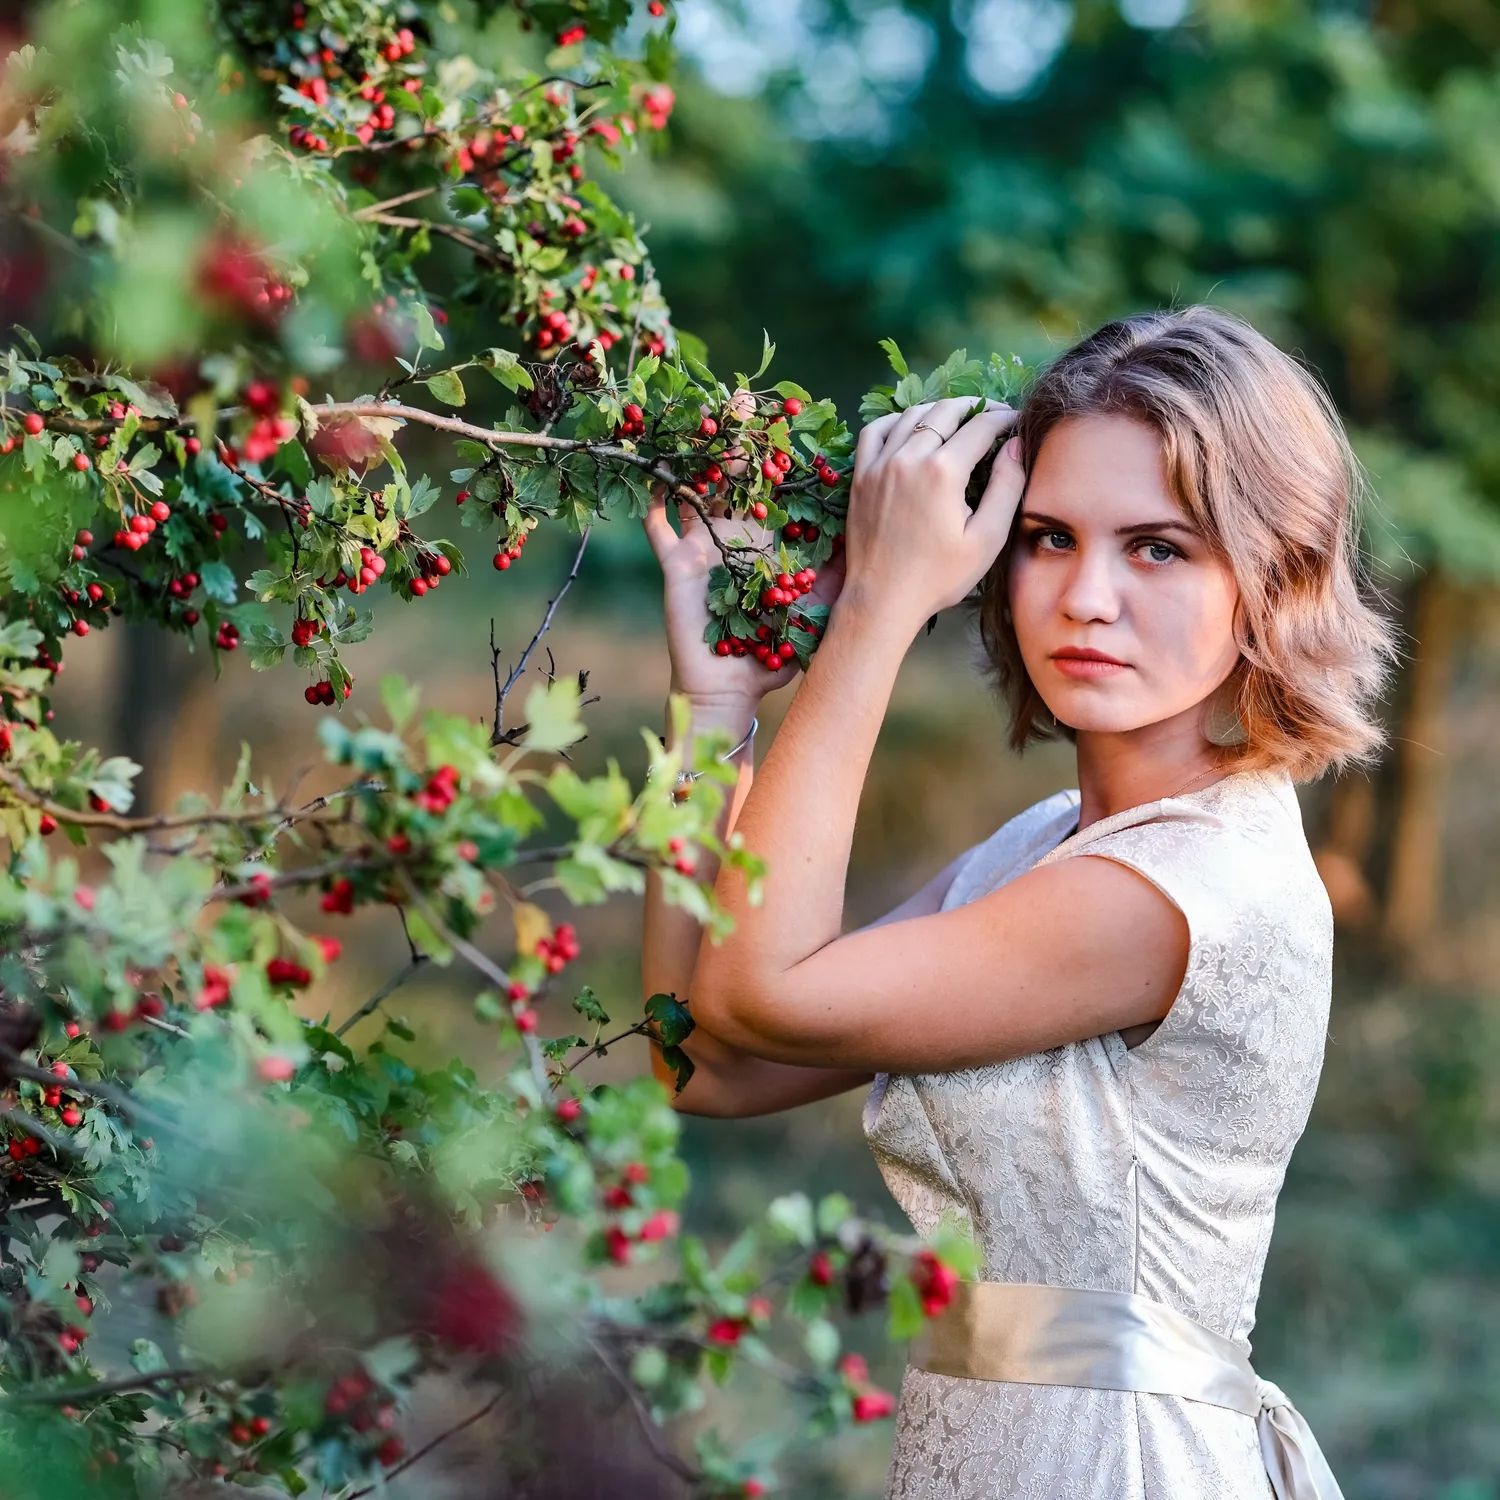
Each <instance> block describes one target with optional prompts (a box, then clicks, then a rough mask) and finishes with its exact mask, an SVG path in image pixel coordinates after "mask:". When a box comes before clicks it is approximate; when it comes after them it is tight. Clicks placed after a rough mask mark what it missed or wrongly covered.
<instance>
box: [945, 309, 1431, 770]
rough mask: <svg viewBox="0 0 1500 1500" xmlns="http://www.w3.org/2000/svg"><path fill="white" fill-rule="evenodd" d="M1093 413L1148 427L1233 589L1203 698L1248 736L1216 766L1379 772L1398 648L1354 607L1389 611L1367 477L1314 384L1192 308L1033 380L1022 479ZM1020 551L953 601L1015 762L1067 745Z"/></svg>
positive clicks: (1131, 330) (1070, 357)
mask: <svg viewBox="0 0 1500 1500" xmlns="http://www.w3.org/2000/svg"><path fill="white" fill-rule="evenodd" d="M1088 415H1123V416H1128V417H1133V418H1136V419H1138V420H1140V421H1142V422H1145V423H1147V424H1149V425H1150V426H1151V427H1152V428H1153V429H1155V431H1156V432H1157V434H1158V435H1159V436H1160V439H1161V444H1162V451H1163V456H1164V458H1165V462H1166V471H1167V475H1168V480H1169V484H1170V486H1171V492H1172V494H1173V496H1174V498H1175V499H1176V500H1177V502H1178V504H1179V505H1181V507H1182V509H1183V510H1184V511H1185V512H1186V513H1187V515H1188V516H1189V517H1191V519H1192V521H1193V522H1194V524H1195V525H1196V526H1197V527H1198V528H1199V529H1200V530H1201V531H1202V533H1203V535H1204V537H1205V539H1206V541H1207V544H1208V546H1209V548H1210V550H1211V551H1212V552H1213V553H1214V555H1215V556H1217V557H1218V558H1219V559H1220V560H1221V561H1223V562H1225V563H1227V565H1228V566H1229V568H1230V570H1231V571H1232V573H1233V576H1234V579H1235V582H1236V584H1237V585H1238V588H1239V600H1238V602H1237V603H1236V605H1235V611H1234V625H1233V629H1234V638H1235V642H1236V644H1237V645H1238V647H1239V650H1240V653H1241V659H1240V661H1239V662H1238V663H1237V664H1236V665H1235V668H1234V670H1233V672H1231V674H1230V676H1229V679H1228V681H1227V682H1226V683H1225V685H1224V686H1223V687H1221V688H1220V689H1219V691H1218V692H1217V693H1216V694H1214V695H1213V697H1214V698H1215V699H1216V700H1219V701H1220V702H1225V701H1227V702H1229V703H1232V704H1233V706H1234V708H1235V710H1236V711H1237V713H1238V718H1239V723H1240V725H1242V726H1243V734H1244V739H1243V740H1242V742H1240V743H1236V744H1234V745H1232V746H1226V747H1225V748H1224V749H1223V750H1222V751H1221V757H1222V761H1223V763H1224V764H1225V766H1226V767H1227V768H1228V769H1229V770H1255V769H1262V768H1273V767H1279V768H1283V769H1285V770H1286V771H1287V772H1288V774H1289V775H1290V776H1291V777H1292V779H1293V780H1294V781H1299V782H1300V781H1310V780H1313V779H1315V778H1316V777H1318V776H1321V775H1322V774H1323V773H1324V772H1325V771H1327V770H1328V769H1330V768H1334V769H1336V770H1339V771H1342V770H1344V769H1346V768H1348V767H1349V766H1352V765H1365V764H1369V763H1372V762H1373V761H1375V760H1376V759H1377V758H1378V756H1379V753H1380V751H1381V749H1382V748H1383V746H1384V744H1385V739H1386V733H1385V730H1384V727H1383V726H1382V725H1381V724H1380V722H1379V721H1378V720H1377V718H1376V717H1375V713H1374V709H1375V706H1376V705H1377V704H1378V702H1379V700H1380V697H1381V695H1382V694H1383V692H1384V690H1385V688H1386V686H1387V684H1388V681H1389V678H1390V675H1391V673H1392V671H1393V669H1394V667H1395V665H1396V663H1397V662H1398V661H1399V660H1400V659H1401V649H1400V646H1399V644H1398V628H1397V627H1396V625H1395V624H1394V623H1393V621H1392V619H1391V618H1390V617H1389V616H1388V615H1387V614H1384V613H1381V612H1380V611H1379V610H1377V609H1376V608H1375V607H1373V605H1372V603H1371V602H1369V599H1367V597H1366V596H1370V598H1375V599H1379V602H1380V603H1381V604H1385V603H1386V601H1385V600H1384V598H1383V597H1382V596H1380V594H1379V591H1378V590H1376V589H1375V587H1374V585H1373V582H1372V580H1371V577H1370V573H1369V569H1368V567H1367V565H1366V561H1365V558H1364V555H1363V553H1362V552H1361V550H1360V544H1359V516H1358V510H1359V506H1360V505H1361V503H1362V502H1364V501H1365V500H1366V499H1367V498H1368V496H1367V490H1366V484H1365V478H1364V473H1363V470H1362V469H1361V467H1360V464H1359V461H1358V459H1356V458H1355V456H1354V453H1353V450H1352V449H1351V448H1350V446H1349V440H1348V438H1347V437H1346V436H1345V433H1344V428H1343V423H1342V422H1341V421H1340V419H1339V415H1338V412H1337V410H1336V409H1335V407H1334V405H1333V402H1332V400H1331V399H1330V397H1329V396H1328V394H1327V392H1326V391H1325V390H1324V389H1323V387H1322V385H1321V384H1319V382H1318V381H1317V379H1316V378H1315V377H1314V376H1313V375H1312V374H1311V373H1309V372H1308V371H1307V370H1306V369H1304V368H1303V367H1302V366H1301V365H1300V364H1298V363H1297V361H1296V360H1294V359H1292V358H1291V357H1290V356H1288V355H1287V354H1284V353H1283V352H1282V351H1281V350H1280V349H1278V348H1276V346H1275V345H1274V344H1272V343H1271V342H1270V341H1269V340H1268V339H1266V338H1264V337H1263V336H1262V335H1261V334H1259V333H1257V332H1256V331H1255V329H1254V328H1252V327H1251V326H1250V325H1249V324H1248V323H1246V322H1245V321H1244V320H1243V319H1241V318H1238V317H1235V316H1234V315H1233V314H1231V313H1227V312H1225V311H1223V310H1222V309H1220V308H1215V307H1208V306H1202V305H1200V306H1193V307H1186V308H1182V309H1180V310H1176V311H1170V312H1157V313H1142V314H1139V315H1137V316H1134V317H1129V318H1121V319H1118V320H1117V321H1115V322H1112V323H1108V324H1106V325H1105V326H1104V327H1102V328H1100V329H1098V330H1097V331H1096V332H1094V333H1092V334H1090V335H1089V336H1088V337H1087V338H1085V339H1083V340H1082V341H1081V342H1080V343H1078V344H1075V345H1074V346H1073V347H1072V348H1071V349H1069V350H1067V351H1066V352H1065V353H1064V354H1062V355H1061V356H1059V358H1057V359H1056V360H1055V361H1053V362H1052V364H1050V365H1049V366H1048V367H1047V368H1046V369H1045V370H1043V371H1042V372H1041V373H1040V374H1039V375H1038V376H1037V378H1036V380H1035V382H1034V383H1033V384H1032V386H1031V387H1030V389H1029V390H1028V391H1027V393H1026V395H1025V398H1024V401H1023V403H1022V406H1021V415H1020V418H1019V420H1018V423H1017V426H1016V429H1015V431H1016V433H1017V434H1018V435H1019V437H1020V440H1021V462H1022V464H1023V466H1024V467H1025V469H1026V471H1027V473H1028V474H1029V473H1030V471H1031V469H1032V466H1033V464H1034V462H1035V458H1036V455H1037V454H1038V453H1039V452H1040V451H1041V446H1042V444H1043V442H1045V441H1046V437H1047V434H1048V433H1049V432H1050V431H1051V430H1052V428H1053V427H1054V426H1056V425H1057V423H1059V422H1062V421H1065V420H1066V419H1068V418H1070V417H1081V416H1088ZM1018 513H1019V507H1018ZM1015 541H1016V532H1015V531H1014V530H1013V531H1012V533H1011V536H1010V539H1009V540H1008V541H1007V542H1006V545H1005V546H1004V547H1003V548H1002V549H1001V551H1000V554H999V556H998V557H997V558H996V560H995V562H994V563H993V564H992V566H991V568H990V570H989V572H988V573H987V574H986V575H985V576H984V578H983V579H981V580H980V582H979V584H978V586H977V588H976V591H975V593H974V594H971V595H970V596H969V598H968V599H967V600H965V604H966V606H968V607H969V608H970V609H972V610H974V611H976V612H977V614H978V619H979V634H980V639H981V641H982V643H983V646H984V651H985V655H986V657H987V659H988V660H987V665H986V667H985V675H986V677H987V678H988V679H989V680H990V682H991V685H992V687H993V688H994V689H995V690H996V692H997V693H998V695H999V696H1000V698H1001V700H1002V702H1003V703H1004V704H1005V706H1006V707H1007V708H1008V710H1009V713H1010V718H1011V726H1010V733H1009V744H1010V747H1011V749H1012V750H1015V751H1016V752H1017V753H1021V752H1023V751H1024V750H1025V747H1026V746H1027V744H1029V743H1030V742H1031V741H1032V740H1051V739H1058V738H1062V739H1066V740H1069V741H1071V742H1073V743H1076V742H1077V738H1078V737H1077V733H1076V731H1075V730H1074V729H1072V728H1071V727H1070V726H1068V725H1065V724H1060V723H1059V722H1058V721H1057V720H1056V719H1055V718H1054V717H1053V715H1052V713H1051V712H1050V710H1048V708H1047V706H1046V705H1045V704H1044V703H1043V702H1042V699H1041V695H1040V694H1039V693H1038V692H1037V690H1036V688H1035V686H1034V685H1033V683H1032V681H1031V678H1030V676H1029V674H1028V673H1027V671H1026V668H1025V666H1024V665H1023V663H1022V660H1021V652H1020V648H1019V646H1018V644H1017V642H1016V635H1015V627H1014V624H1013V622H1012V620H1011V615H1010V602H1009V592H1008V577H1009V572H1010V561H1011V548H1012V547H1013V546H1014V544H1015ZM1210 737H1211V738H1213V739H1214V741H1215V742H1216V743H1222V741H1221V740H1220V738H1219V737H1218V736H1212V735H1211V736H1210Z"/></svg>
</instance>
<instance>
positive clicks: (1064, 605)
mask: <svg viewBox="0 0 1500 1500" xmlns="http://www.w3.org/2000/svg"><path fill="white" fill-rule="evenodd" d="M1111 567H1112V564H1111V560H1110V558H1109V556H1108V555H1107V553H1105V552H1103V551H1101V550H1099V549H1097V548H1096V549H1094V550H1093V551H1092V552H1090V551H1089V550H1086V549H1082V548H1080V549H1079V550H1078V551H1077V552H1075V553H1074V554H1073V556H1072V557H1071V558H1070V559H1069V560H1068V563H1067V577H1066V579H1065V580H1064V583H1063V590H1062V596H1061V598H1060V600H1059V607H1060V608H1061V609H1062V612H1063V614H1064V615H1066V616H1067V618H1068V619H1070V620H1080V621H1081V620H1113V619H1115V618H1116V617H1117V616H1118V615H1119V613H1120V591H1119V588H1118V587H1117V586H1116V581H1115V578H1114V575H1113V573H1112V571H1111Z"/></svg>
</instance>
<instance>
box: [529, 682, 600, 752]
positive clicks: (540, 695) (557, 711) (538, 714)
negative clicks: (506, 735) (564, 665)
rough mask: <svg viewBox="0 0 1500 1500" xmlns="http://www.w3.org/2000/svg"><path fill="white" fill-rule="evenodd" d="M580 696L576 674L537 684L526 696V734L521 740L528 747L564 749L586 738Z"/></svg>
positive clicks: (533, 748)
mask: <svg viewBox="0 0 1500 1500" xmlns="http://www.w3.org/2000/svg"><path fill="white" fill-rule="evenodd" d="M580 699H581V693H580V690H579V687H578V679H577V678H576V677H559V678H558V679H557V680H556V681H555V682H539V683H536V684H535V685H534V686H533V687H532V689H531V691H530V692H529V693H527V695H526V705H525V708H524V710H523V712H524V713H525V715H526V734H525V737H524V738H523V739H522V741H521V743H522V744H523V745H524V746H525V747H526V748H527V749H528V750H562V749H565V748H566V747H567V746H569V745H571V744H573V743H574V742H575V741H577V740H580V739H582V738H583V736H584V734H585V733H587V731H586V730H585V729H584V726H583V720H582V718H581V717H580V712H579V702H580Z"/></svg>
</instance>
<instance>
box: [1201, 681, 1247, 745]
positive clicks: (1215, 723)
mask: <svg viewBox="0 0 1500 1500" xmlns="http://www.w3.org/2000/svg"><path fill="white" fill-rule="evenodd" d="M1203 738H1204V739H1206V740H1207V741H1208V742H1209V744H1211V745H1243V744H1244V743H1245V741H1246V740H1248V739H1249V738H1250V731H1249V730H1248V729H1247V728H1246V727H1245V721H1244V720H1243V719H1241V718H1240V715H1239V711H1238V709H1236V708H1234V707H1233V706H1231V707H1229V708H1228V709H1226V708H1225V706H1224V703H1223V700H1222V699H1221V698H1220V697H1219V695H1218V694H1217V693H1215V694H1214V696H1213V697H1212V698H1210V699H1209V703H1208V712H1207V713H1205V714H1204V716H1203Z"/></svg>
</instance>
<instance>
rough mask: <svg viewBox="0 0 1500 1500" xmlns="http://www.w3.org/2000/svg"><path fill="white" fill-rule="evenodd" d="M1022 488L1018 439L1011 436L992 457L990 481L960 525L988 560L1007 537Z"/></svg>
mask: <svg viewBox="0 0 1500 1500" xmlns="http://www.w3.org/2000/svg"><path fill="white" fill-rule="evenodd" d="M1025 489H1026V470H1025V469H1024V468H1023V467H1022V465H1021V440H1020V438H1018V437H1012V438H1011V439H1010V440H1009V441H1008V442H1007V443H1006V444H1005V446H1004V447H1003V448H1001V450H1000V451H999V453H997V454H996V455H995V462H994V465H993V466H992V468H991V469H990V482H989V483H988V484H987V485H985V487H984V493H983V494H982V495H981V496H980V497H979V506H978V508H977V509H976V510H975V511H974V513H973V515H971V516H970V517H969V519H968V522H967V523H966V524H965V526H964V535H965V537H972V538H973V539H974V543H975V545H976V547H978V548H979V549H980V551H981V552H983V553H984V555H986V556H988V557H997V556H999V553H1000V549H1001V548H1002V547H1003V546H1004V545H1005V543H1006V542H1007V541H1008V540H1009V538H1010V530H1011V527H1012V526H1013V525H1014V524H1015V520H1016V511H1017V509H1018V508H1019V507H1020V504H1021V496H1022V494H1023V493H1024V491H1025Z"/></svg>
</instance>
